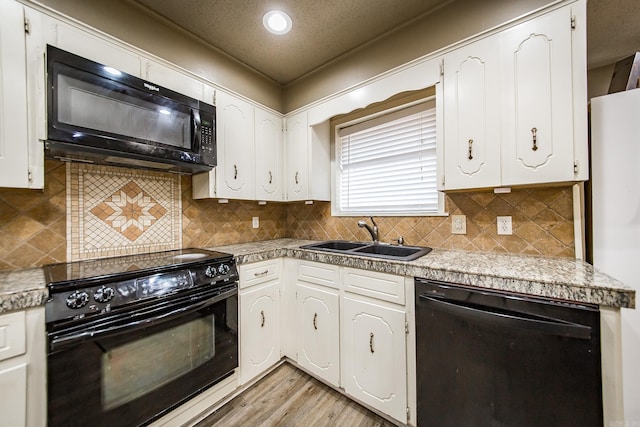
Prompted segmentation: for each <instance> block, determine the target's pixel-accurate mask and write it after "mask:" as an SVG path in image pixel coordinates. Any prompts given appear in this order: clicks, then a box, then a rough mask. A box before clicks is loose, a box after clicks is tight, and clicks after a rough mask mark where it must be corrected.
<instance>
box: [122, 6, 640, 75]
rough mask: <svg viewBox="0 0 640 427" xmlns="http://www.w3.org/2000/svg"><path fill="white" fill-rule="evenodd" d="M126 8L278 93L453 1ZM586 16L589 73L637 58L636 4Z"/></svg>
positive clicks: (638, 27)
mask: <svg viewBox="0 0 640 427" xmlns="http://www.w3.org/2000/svg"><path fill="white" fill-rule="evenodd" d="M131 1H133V2H135V3H137V4H139V5H141V6H142V7H143V9H144V10H147V12H148V13H150V14H152V15H160V16H161V17H163V18H165V19H167V20H169V21H171V22H173V23H174V24H176V25H178V26H179V27H182V28H183V29H185V30H187V31H188V32H190V33H192V34H194V35H196V36H197V37H199V38H201V39H203V40H205V41H206V42H208V43H209V44H211V45H213V46H215V47H217V48H218V49H220V50H222V51H223V52H225V53H226V54H228V55H230V56H232V57H233V58H235V59H237V60H239V61H240V62H243V63H244V64H246V65H248V66H250V67H251V68H253V69H255V70H257V71H258V72H260V73H262V74H264V75H266V76H268V77H269V78H271V79H273V80H274V81H276V82H278V83H280V84H283V85H285V84H287V83H290V82H291V81H293V80H296V79H298V78H300V77H302V76H304V75H306V74H307V73H309V72H311V71H313V70H315V69H317V68H318V67H321V66H322V65H324V64H326V63H328V62H330V61H332V60H334V59H336V58H339V57H340V56H342V55H345V54H348V52H350V51H352V50H353V49H356V48H358V47H360V46H362V45H364V44H366V43H368V42H370V41H372V40H374V39H376V38H378V37H382V36H384V35H385V34H387V33H389V32H391V31H394V30H395V29H397V28H398V27H400V26H402V25H403V24H406V23H407V22H409V21H412V20H414V19H416V18H417V17H420V16H422V15H424V14H427V13H429V12H430V11H432V10H433V9H434V8H437V7H439V6H440V5H443V4H445V3H449V2H451V1H455V0H255V1H248V0H181V1H175V0H131ZM518 1H522V0H518ZM550 1H551V0H550ZM270 9H281V10H284V11H285V12H287V13H288V14H289V15H290V16H291V17H292V19H293V29H292V30H291V32H290V33H289V34H287V35H284V36H276V35H273V34H270V33H269V32H267V31H266V30H265V29H264V27H263V26H262V16H263V15H264V13H265V12H267V11H268V10H270ZM587 11H588V12H587V13H588V27H587V32H588V55H587V56H588V65H589V68H594V67H597V66H601V65H605V64H609V63H611V62H614V61H616V60H618V59H620V58H622V57H624V56H627V55H629V54H630V53H632V52H635V51H636V50H640V25H639V23H638V18H640V0H589V1H588V3H587Z"/></svg>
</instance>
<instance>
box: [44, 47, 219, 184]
mask: <svg viewBox="0 0 640 427" xmlns="http://www.w3.org/2000/svg"><path fill="white" fill-rule="evenodd" d="M47 83H48V85H47V140H46V141H45V154H46V156H47V157H48V158H56V159H60V160H65V161H84V162H91V163H97V164H107V165H116V166H126V167H133V168H144V169H155V170H163V171H170V172H177V173H184V174H189V173H198V172H205V171H208V170H211V169H212V168H213V167H214V166H216V109H215V107H214V106H213V105H209V104H206V103H204V102H202V101H200V100H197V99H193V98H190V97H188V96H185V95H182V94H180V93H177V92H174V91H172V90H169V89H166V88H164V87H161V86H159V85H156V84H154V83H151V82H148V81H146V80H143V79H140V78H138V77H135V76H132V75H130V74H127V73H124V72H122V71H119V70H117V69H115V68H112V67H108V66H104V65H102V64H99V63H97V62H93V61H90V60H88V59H85V58H82V57H80V56H77V55H74V54H72V53H69V52H66V51H64V50H61V49H58V48H56V47H53V46H47Z"/></svg>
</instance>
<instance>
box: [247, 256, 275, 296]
mask: <svg viewBox="0 0 640 427" xmlns="http://www.w3.org/2000/svg"><path fill="white" fill-rule="evenodd" d="M281 262H282V260H281V259H270V260H267V261H260V262H254V263H251V264H243V265H241V266H240V289H245V288H248V287H250V286H254V285H258V284H260V283H266V282H268V281H270V280H274V279H277V278H279V277H280V264H281Z"/></svg>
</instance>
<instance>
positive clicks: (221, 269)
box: [218, 264, 231, 274]
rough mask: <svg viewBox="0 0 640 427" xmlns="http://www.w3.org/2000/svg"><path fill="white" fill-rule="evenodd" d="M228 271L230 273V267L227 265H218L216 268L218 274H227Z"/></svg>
mask: <svg viewBox="0 0 640 427" xmlns="http://www.w3.org/2000/svg"><path fill="white" fill-rule="evenodd" d="M229 271H231V267H229V266H228V265H227V264H220V267H218V273H220V274H228V273H229Z"/></svg>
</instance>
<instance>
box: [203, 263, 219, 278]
mask: <svg viewBox="0 0 640 427" xmlns="http://www.w3.org/2000/svg"><path fill="white" fill-rule="evenodd" d="M204 274H205V276H207V277H216V274H218V271H217V270H216V268H215V267H214V266H212V265H210V266H208V267H207V269H206V270H205V271H204Z"/></svg>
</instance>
